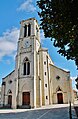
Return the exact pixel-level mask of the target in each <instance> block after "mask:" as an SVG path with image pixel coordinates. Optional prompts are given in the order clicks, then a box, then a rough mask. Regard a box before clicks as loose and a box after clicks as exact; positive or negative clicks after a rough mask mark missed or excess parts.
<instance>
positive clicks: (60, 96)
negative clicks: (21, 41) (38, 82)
mask: <svg viewBox="0 0 78 119" xmlns="http://www.w3.org/2000/svg"><path fill="white" fill-rule="evenodd" d="M56 92H57V103H58V104H63V93H62V90H61V88H60V86H58V87H57V89H56Z"/></svg>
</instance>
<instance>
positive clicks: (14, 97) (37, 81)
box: [2, 18, 72, 108]
mask: <svg viewBox="0 0 78 119" xmlns="http://www.w3.org/2000/svg"><path fill="white" fill-rule="evenodd" d="M20 24H21V28H20V35H19V39H18V47H17V55H16V63H15V64H16V65H15V70H14V71H12V72H11V73H10V74H9V75H7V76H6V77H5V78H3V79H2V105H3V106H7V105H8V106H10V107H12V108H17V107H18V108H26V107H27V106H29V107H31V108H36V107H40V106H43V105H50V104H63V103H68V102H69V101H70V99H71V93H72V84H71V80H70V72H69V71H65V70H63V69H60V68H58V67H56V66H55V65H54V63H53V61H52V60H51V58H50V56H49V54H48V49H46V48H42V47H41V43H40V30H39V25H38V22H37V20H36V19H35V18H30V19H27V20H23V21H21V23H20Z"/></svg>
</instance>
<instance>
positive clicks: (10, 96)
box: [8, 95, 12, 107]
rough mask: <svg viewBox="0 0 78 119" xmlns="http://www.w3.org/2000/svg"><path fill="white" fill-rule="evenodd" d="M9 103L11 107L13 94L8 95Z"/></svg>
mask: <svg viewBox="0 0 78 119" xmlns="http://www.w3.org/2000/svg"><path fill="white" fill-rule="evenodd" d="M8 105H9V106H10V107H11V105H12V95H8Z"/></svg>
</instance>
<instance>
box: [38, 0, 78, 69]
mask: <svg viewBox="0 0 78 119" xmlns="http://www.w3.org/2000/svg"><path fill="white" fill-rule="evenodd" d="M37 5H38V7H39V8H40V12H38V14H39V16H40V18H41V24H40V25H41V29H43V30H44V34H45V37H49V38H51V40H53V44H54V46H55V47H58V48H59V50H58V52H59V54H61V55H63V56H65V57H66V58H67V60H69V59H72V60H74V61H75V63H76V65H77V68H78V0H39V1H37Z"/></svg>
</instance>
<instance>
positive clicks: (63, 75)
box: [50, 65, 72, 103]
mask: <svg viewBox="0 0 78 119" xmlns="http://www.w3.org/2000/svg"><path fill="white" fill-rule="evenodd" d="M69 75H70V74H69V72H66V71H64V70H62V69H59V68H58V67H55V66H53V65H50V80H51V86H52V89H53V91H52V97H53V99H52V100H53V103H58V99H57V93H62V94H63V103H68V101H69V100H70V96H71V90H72V85H71V81H70V79H69ZM57 76H59V79H57ZM59 87H60V89H61V90H59V89H58V88H59Z"/></svg>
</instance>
